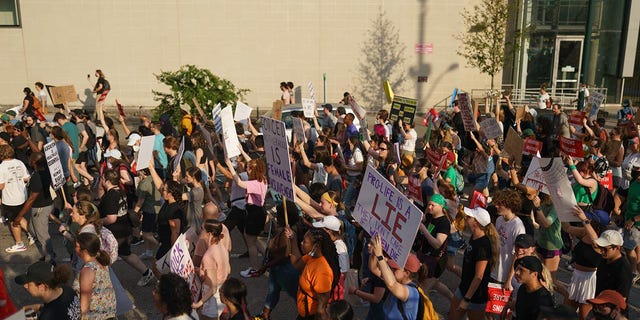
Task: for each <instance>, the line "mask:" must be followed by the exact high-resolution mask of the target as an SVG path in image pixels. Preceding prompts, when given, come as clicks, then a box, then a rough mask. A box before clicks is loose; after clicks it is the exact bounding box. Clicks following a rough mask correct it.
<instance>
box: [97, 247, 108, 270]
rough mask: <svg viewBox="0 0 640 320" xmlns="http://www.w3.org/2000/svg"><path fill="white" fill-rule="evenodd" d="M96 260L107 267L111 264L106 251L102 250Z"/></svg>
mask: <svg viewBox="0 0 640 320" xmlns="http://www.w3.org/2000/svg"><path fill="white" fill-rule="evenodd" d="M96 260H98V262H99V263H100V264H101V265H103V266H105V267H106V266H108V265H109V264H111V257H110V256H109V254H108V253H107V252H106V251H104V250H100V252H98V255H97V256H96Z"/></svg>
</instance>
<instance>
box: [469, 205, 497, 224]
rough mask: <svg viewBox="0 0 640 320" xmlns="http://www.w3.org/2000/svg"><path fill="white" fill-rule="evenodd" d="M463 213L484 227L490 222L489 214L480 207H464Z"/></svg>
mask: <svg viewBox="0 0 640 320" xmlns="http://www.w3.org/2000/svg"><path fill="white" fill-rule="evenodd" d="M464 214H466V215H467V216H469V217H472V218H475V219H476V220H477V221H478V223H480V225H481V226H483V227H486V226H487V225H488V224H489V223H491V216H490V215H489V212H488V211H487V210H485V209H483V208H482V207H475V208H473V209H471V208H467V207H464Z"/></svg>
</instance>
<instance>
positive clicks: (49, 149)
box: [44, 141, 65, 190]
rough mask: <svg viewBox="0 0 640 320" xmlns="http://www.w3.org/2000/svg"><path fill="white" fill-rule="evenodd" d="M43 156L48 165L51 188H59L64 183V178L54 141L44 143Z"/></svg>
mask: <svg viewBox="0 0 640 320" xmlns="http://www.w3.org/2000/svg"><path fill="white" fill-rule="evenodd" d="M44 156H45V158H46V159H47V166H49V173H50V174H51V182H53V189H54V190H58V189H60V187H62V185H64V182H65V178H64V171H62V163H60V156H58V148H57V147H56V142H55V141H51V142H49V143H47V144H45V145H44Z"/></svg>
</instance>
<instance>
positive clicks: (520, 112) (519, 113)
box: [516, 106, 527, 123]
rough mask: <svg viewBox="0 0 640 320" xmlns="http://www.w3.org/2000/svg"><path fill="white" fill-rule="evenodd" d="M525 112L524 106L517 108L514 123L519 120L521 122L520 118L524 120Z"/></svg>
mask: <svg viewBox="0 0 640 320" xmlns="http://www.w3.org/2000/svg"><path fill="white" fill-rule="evenodd" d="M526 112H527V107H526V106H519V107H518V109H517V110H516V123H517V122H518V121H520V120H522V118H524V114H525V113H526Z"/></svg>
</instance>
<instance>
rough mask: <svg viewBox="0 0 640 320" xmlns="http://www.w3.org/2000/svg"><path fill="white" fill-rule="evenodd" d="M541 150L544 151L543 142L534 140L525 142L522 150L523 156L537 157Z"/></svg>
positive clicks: (529, 139)
mask: <svg viewBox="0 0 640 320" xmlns="http://www.w3.org/2000/svg"><path fill="white" fill-rule="evenodd" d="M540 150H542V141H538V140H536V139H532V138H527V140H525V141H524V149H523V150H522V153H523V154H528V155H530V156H535V155H536V154H538V152H540Z"/></svg>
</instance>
